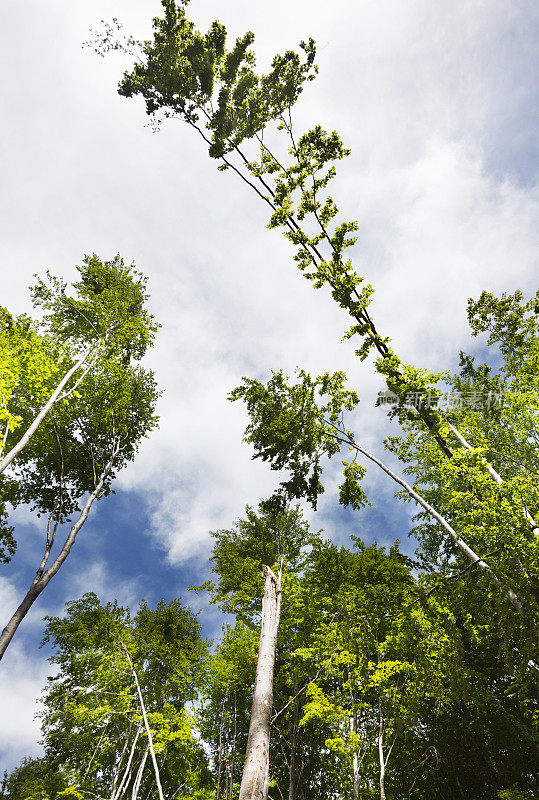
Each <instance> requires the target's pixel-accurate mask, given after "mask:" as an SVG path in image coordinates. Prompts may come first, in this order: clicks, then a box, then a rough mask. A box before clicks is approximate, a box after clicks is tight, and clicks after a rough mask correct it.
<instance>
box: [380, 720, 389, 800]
mask: <svg viewBox="0 0 539 800" xmlns="http://www.w3.org/2000/svg"><path fill="white" fill-rule="evenodd" d="M378 758H379V760H380V800H386V787H385V783H386V763H387V762H386V759H385V758H384V718H383V716H382V709H381V708H380V726H379V729H378Z"/></svg>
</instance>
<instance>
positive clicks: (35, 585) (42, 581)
mask: <svg viewBox="0 0 539 800" xmlns="http://www.w3.org/2000/svg"><path fill="white" fill-rule="evenodd" d="M117 455H118V445H116V446H115V447H114V451H113V453H112V456H111V458H110V461H109V462H108V464H107V465H106V466H105V468H104V470H103V472H102V473H101V475H100V476H99V480H98V482H97V483H96V485H95V487H94V490H93V492H92V493H91V494H90V495H89V496H88V499H87V500H86V502H85V504H84V506H83V508H82V511H81V513H80V516H79V518H78V520H77V521H76V523H75V524H74V525H73V526H72V527H71V530H70V531H69V535H68V537H67V539H66V540H65V542H64V544H63V546H62V549H61V550H60V552H59V553H58V555H57V556H56V558H55V559H54V561H53V563H52V564H51V566H50V567H49V569H47V570H45V565H46V563H47V560H48V558H49V555H50V546H51V544H50V542H49V541H47V547H46V548H45V555H44V556H43V559H42V561H41V564H40V566H39V569H38V571H37V572H36V576H35V578H34V580H33V581H32V583H31V585H30V588H29V589H28V591H27V592H26V595H25V597H24V598H23V600H22V602H21V604H20V605H19V607H18V608H17V610H16V611H15V613H14V614H13V616H12V617H11V619H10V620H9V622H8V623H7V625H6V627H5V628H4V630H3V631H2V634H1V635H0V660H1V659H2V657H3V655H4V653H5V652H6V650H7V648H8V645H9V643H10V642H11V640H12V639H13V637H14V635H15V633H16V631H17V628H18V627H19V625H20V624H21V622H22V621H23V619H24V618H25V616H26V615H27V613H28V612H29V610H30V609H31V607H32V606H33V604H34V603H35V601H36V600H37V598H38V597H39V595H40V594H41V592H42V591H43V589H44V588H45V587H46V586H47V584H48V583H49V581H51V580H52V578H54V576H55V575H56V573H57V572H58V570H59V569H60V567H61V566H62V564H63V563H64V561H65V560H66V558H67V557H68V555H69V552H70V550H71V548H72V546H73V544H74V542H75V539H76V538H77V534H78V532H79V531H80V529H81V528H82V526H83V525H84V523H85V522H86V519H87V517H88V514H89V513H90V509H91V507H92V505H93V502H94V500H95V499H96V498H97V497H98V496H99V494H100V492H101V490H102V489H103V486H104V484H105V479H106V477H107V475H108V474H109V473H110V471H111V469H112V465H113V463H114V460H115V458H116V456H117Z"/></svg>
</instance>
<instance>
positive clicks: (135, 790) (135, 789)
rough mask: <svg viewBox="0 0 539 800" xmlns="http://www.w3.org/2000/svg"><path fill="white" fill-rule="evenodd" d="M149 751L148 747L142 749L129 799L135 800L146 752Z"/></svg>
mask: <svg viewBox="0 0 539 800" xmlns="http://www.w3.org/2000/svg"><path fill="white" fill-rule="evenodd" d="M149 752H150V748H149V747H147V748H146V750H145V751H144V755H143V756H142V761H141V762H140V766H139V768H138V772H137V775H136V778H135V782H134V784H133V789H132V790H131V800H137V797H138V793H139V789H140V783H141V781H142V773H143V772H144V767H145V766H146V759H147V758H148V753H149Z"/></svg>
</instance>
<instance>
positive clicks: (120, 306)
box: [0, 256, 158, 658]
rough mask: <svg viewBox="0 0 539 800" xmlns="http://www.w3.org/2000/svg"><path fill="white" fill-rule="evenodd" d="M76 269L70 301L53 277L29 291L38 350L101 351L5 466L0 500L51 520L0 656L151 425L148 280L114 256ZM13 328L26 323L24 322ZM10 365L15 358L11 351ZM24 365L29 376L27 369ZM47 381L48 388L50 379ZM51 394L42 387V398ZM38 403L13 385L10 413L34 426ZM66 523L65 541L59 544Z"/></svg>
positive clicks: (153, 394) (28, 390)
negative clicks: (37, 321)
mask: <svg viewBox="0 0 539 800" xmlns="http://www.w3.org/2000/svg"><path fill="white" fill-rule="evenodd" d="M79 272H80V275H81V280H80V281H79V282H78V283H76V284H75V285H74V288H75V290H76V294H75V296H74V297H70V296H68V295H67V293H66V287H65V285H64V284H63V283H62V282H61V281H59V280H58V279H55V278H52V277H50V276H49V281H48V284H45V283H39V284H38V285H37V287H36V289H35V290H34V297H35V301H36V303H38V304H40V305H42V306H43V307H44V309H45V312H46V314H45V319H44V321H43V323H42V325H43V327H44V328H45V330H46V331H47V336H46V337H45V339H44V340H43V341H44V342H45V344H42V346H41V345H37V346H36V350H37V352H40V348H41V350H42V349H43V348H45V351H46V352H49V353H52V354H58V353H59V354H60V356H61V355H62V354H63V353H64V352H67V351H68V350H69V349H70V348H72V349H73V350H74V351H75V352H76V351H77V349H78V348H84V347H86V344H87V341H88V338H90V339H92V337H94V338H95V339H96V342H95V344H94V345H92V347H95V348H97V349H96V350H95V355H94V359H93V361H92V362H91V364H90V365H87V368H85V369H84V370H83V372H82V374H80V375H78V378H77V380H76V381H75V383H74V384H72V385H70V388H69V391H68V392H67V393H65V394H63V395H60V396H59V397H57V399H56V402H55V404H54V408H52V407H51V408H49V410H48V413H47V414H46V415H45V416H44V417H43V418H42V419H41V422H40V424H39V425H38V426H37V427H36V428H35V430H34V431H33V433H32V435H31V436H30V437H28V436H26V434H25V436H26V440H25V444H24V448H23V449H20V450H18V452H17V457H16V458H15V459H14V460H13V461H12V463H11V465H10V470H9V475H8V476H7V484H6V485H7V488H8V493H7V496H4V501H5V500H7V501H9V502H11V504H12V505H15V504H18V503H25V504H28V505H30V507H31V508H32V509H33V510H35V511H36V512H37V513H38V515H41V514H46V515H47V523H46V531H45V547H44V552H43V556H42V558H41V561H40V563H39V565H38V567H37V571H36V575H35V577H34V579H33V581H32V583H31V584H30V586H29V588H28V590H27V592H26V594H25V596H24V598H23V599H22V601H21V603H20V605H19V607H18V608H17V609H16V611H15V612H14V613H13V615H12V617H11V619H10V620H9V621H8V623H7V625H6V627H5V628H4V630H3V632H2V634H1V636H0V658H1V657H2V655H3V654H4V652H5V650H6V648H7V646H8V645H9V642H10V641H11V639H12V637H13V635H14V634H15V631H16V630H17V628H18V626H19V625H20V623H21V621H22V619H23V618H24V616H25V615H26V613H27V612H28V610H29V609H30V607H31V606H32V604H33V603H34V602H35V600H36V599H37V597H38V596H39V595H40V593H41V592H42V591H43V589H44V588H45V587H46V586H47V584H48V583H49V581H50V580H51V579H52V578H53V577H54V576H55V575H56V573H57V572H58V570H59V569H60V567H61V566H62V564H63V563H64V561H65V559H66V558H67V556H68V555H69V552H70V550H71V547H72V546H73V544H74V542H75V539H76V537H77V535H78V533H79V531H80V529H81V528H82V526H83V525H84V522H85V521H86V519H87V517H88V514H89V512H90V509H91V507H92V505H93V504H94V502H95V501H96V500H98V499H100V498H101V497H105V496H107V495H108V494H109V493H110V492H111V491H112V487H111V483H112V481H113V479H114V477H115V475H116V474H117V472H118V471H119V470H120V469H122V467H124V466H125V465H126V464H127V463H129V462H130V461H132V460H133V458H134V457H135V454H136V452H137V449H138V446H139V443H140V441H141V440H142V439H143V438H144V437H145V436H146V435H147V434H148V433H149V432H150V431H151V430H152V429H153V428H154V427H155V426H156V425H157V417H156V415H155V402H156V399H157V396H158V392H157V389H156V385H155V380H154V377H153V374H152V373H151V372H150V371H148V370H145V369H144V368H142V367H141V366H140V365H139V364H138V361H139V360H140V359H141V358H142V357H143V355H144V353H145V351H146V349H147V347H148V346H149V345H151V343H152V340H153V335H154V332H155V330H156V325H155V322H154V320H153V317H152V316H151V314H149V312H148V311H147V310H146V309H145V307H144V305H145V302H146V300H147V293H146V290H145V280H144V278H143V277H142V276H141V275H140V274H139V273H137V272H136V271H134V269H133V267H126V266H125V265H124V263H123V261H122V260H121V259H120V258H119V257H117V258H116V259H115V260H114V261H111V262H101V261H100V260H99V259H98V258H97V256H92V257H86V259H85V261H84V264H83V266H82V267H80V268H79ZM81 320H82V322H81ZM23 322H24V321H23ZM17 324H18V325H19V327H21V325H22V323H20V321H19V323H17ZM33 327H35V326H30V325H29V326H28V328H29V335H28V337H27V338H29V339H30V340H31V341H32V342H33V340H34V338H35V337H34V331H33ZM92 331H93V333H92ZM57 343H61V344H57ZM19 349H24V348H22V347H21V348H19ZM60 356H59V358H60ZM13 359H14V360H16V359H17V351H16V352H15V355H14V356H13ZM19 360H21V359H19ZM61 362H62V359H61V358H60V371H61V372H62V373H63V371H64V368H65V364H62V363H61ZM25 368H27V371H30V372H31V369H30V368H28V364H26V367H25ZM51 380H52V382H53V383H54V382H55V381H56V376H54V377H52V379H51ZM48 391H49V390H48V388H46V389H44V390H43V392H44V393H45V394H47V392H48ZM27 401H28V402H27ZM40 402H41V399H40V396H34V395H33V394H32V383H31V382H30V384H28V385H26V384H24V383H23V384H22V385H21V386H20V387H19V385H18V384H17V391H14V392H13V393H12V395H11V398H10V409H11V410H10V412H9V413H10V414H12V415H13V416H14V418H16V419H19V418H21V419H22V418H23V413H22V412H24V413H26V414H27V417H28V418H30V417H33V419H34V422H35V419H37V417H36V416H34V411H35V408H36V407H37V406H38V405H39V404H40ZM25 403H27V405H25ZM33 403H34V405H32V404H33ZM19 409H20V410H21V413H19ZM37 416H39V414H38V415H37ZM30 427H32V426H30ZM10 430H11V426H10ZM27 433H28V431H27ZM15 438H16V437H15ZM24 438H25V437H24V436H23V437H22V439H24ZM22 439H19V443H20V441H21V440H22ZM8 440H9V435H8ZM17 447H18V445H15V448H12V449H11V452H13V450H14V449H16V448H17ZM5 474H6V473H5ZM64 526H67V531H66V533H65V538H64V541H63V544H61V545H60V546H58V545H56V547H55V540H56V539H57V535H58V533H59V532H60V531H62V530H63V528H64ZM9 535H10V536H12V533H11V532H10V534H9ZM58 538H59V537H58ZM8 547H9V541H8Z"/></svg>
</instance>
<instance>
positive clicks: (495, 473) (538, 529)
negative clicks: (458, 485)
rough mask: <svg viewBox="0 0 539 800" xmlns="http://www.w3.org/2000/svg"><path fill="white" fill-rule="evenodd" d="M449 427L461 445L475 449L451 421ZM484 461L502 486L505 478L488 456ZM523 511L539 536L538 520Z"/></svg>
mask: <svg viewBox="0 0 539 800" xmlns="http://www.w3.org/2000/svg"><path fill="white" fill-rule="evenodd" d="M449 427H450V429H451V431H452V432H453V434H454V435H455V436H456V438H457V439H458V440H459V442H460V443H461V445H462V446H463V447H465V448H466V450H473V447H472V445H471V444H470V443H469V442H468V441H466V439H465V438H464V436H463V435H462V434H461V433H460V431H458V430H457V429H456V428H455V427H454V426H453V425H451V424H450V423H449ZM482 461H483V463H484V465H485V468H486V470H487V472H488V474H489V475H490V477H491V478H492V480H493V481H495V482H496V483H497V484H498V486H500V484H502V483H503V478H502V477H501V475H499V474H498V473H497V472H496V470H495V469H494V467H493V466H492V464H489V462H488V461H487V460H486V458H483V459H482ZM523 511H524V516H525V517H526V519H527V520H528V522H529V523H530V526H531V529H532V531H533V533H534V534H535V536H539V527H538V526H537V523H536V521H535V520H534V518H533V517H532V515H531V514H530V513H529V511H528V509H527V508H524V509H523Z"/></svg>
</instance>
